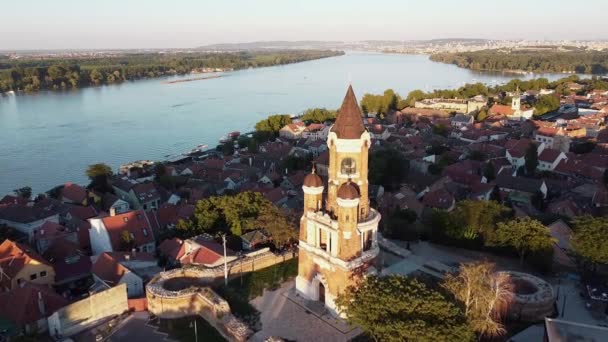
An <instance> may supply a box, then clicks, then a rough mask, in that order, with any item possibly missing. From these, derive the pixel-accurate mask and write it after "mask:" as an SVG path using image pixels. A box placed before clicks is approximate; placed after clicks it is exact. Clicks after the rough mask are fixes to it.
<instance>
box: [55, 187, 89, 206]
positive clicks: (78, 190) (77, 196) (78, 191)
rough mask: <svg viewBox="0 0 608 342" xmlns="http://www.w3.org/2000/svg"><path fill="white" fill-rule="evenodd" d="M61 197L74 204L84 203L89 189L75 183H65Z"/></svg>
mask: <svg viewBox="0 0 608 342" xmlns="http://www.w3.org/2000/svg"><path fill="white" fill-rule="evenodd" d="M61 196H62V197H65V198H67V199H68V200H70V201H72V202H74V203H82V202H83V201H84V200H86V199H87V189H85V188H83V187H82V186H80V185H78V184H74V183H65V185H64V186H63V189H61Z"/></svg>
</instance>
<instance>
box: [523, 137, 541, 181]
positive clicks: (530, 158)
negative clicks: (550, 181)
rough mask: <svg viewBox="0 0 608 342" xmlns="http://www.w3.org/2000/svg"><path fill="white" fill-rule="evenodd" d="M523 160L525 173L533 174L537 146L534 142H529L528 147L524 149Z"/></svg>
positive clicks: (536, 162)
mask: <svg viewBox="0 0 608 342" xmlns="http://www.w3.org/2000/svg"><path fill="white" fill-rule="evenodd" d="M524 160H525V164H524V165H525V167H526V173H527V174H529V175H533V174H534V172H535V171H536V168H537V167H538V146H536V144H534V143H530V146H528V149H526V154H525V156H524Z"/></svg>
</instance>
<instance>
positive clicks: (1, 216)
mask: <svg viewBox="0 0 608 342" xmlns="http://www.w3.org/2000/svg"><path fill="white" fill-rule="evenodd" d="M46 221H50V222H53V223H59V214H58V213H57V212H55V211H52V210H45V208H40V207H37V206H30V205H21V204H10V205H6V206H2V207H0V224H5V225H7V226H9V227H13V228H15V229H17V230H18V231H20V232H21V233H23V234H27V236H28V237H29V238H30V239H31V238H32V237H33V236H34V232H35V231H36V230H38V228H40V227H41V226H42V225H43V224H44V223H45V222H46Z"/></svg>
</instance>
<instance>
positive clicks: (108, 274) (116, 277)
mask: <svg viewBox="0 0 608 342" xmlns="http://www.w3.org/2000/svg"><path fill="white" fill-rule="evenodd" d="M128 271H129V270H128V269H127V268H126V267H124V266H123V265H121V264H120V263H119V262H118V261H117V260H116V259H115V258H113V257H112V256H111V255H110V254H108V253H101V254H100V255H99V257H98V258H97V260H96V261H95V263H94V264H93V267H92V268H91V272H92V273H93V274H94V275H95V276H97V277H98V278H99V279H101V280H103V281H104V282H105V283H107V284H108V285H110V286H116V285H117V284H118V282H119V281H120V279H121V278H122V276H123V275H124V274H125V273H127V272H128Z"/></svg>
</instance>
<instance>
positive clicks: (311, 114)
mask: <svg viewBox="0 0 608 342" xmlns="http://www.w3.org/2000/svg"><path fill="white" fill-rule="evenodd" d="M336 113H337V111H335V110H327V109H325V108H310V109H307V110H305V111H304V114H302V117H301V118H300V119H301V120H302V121H312V122H316V123H323V122H325V121H334V120H336Z"/></svg>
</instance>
